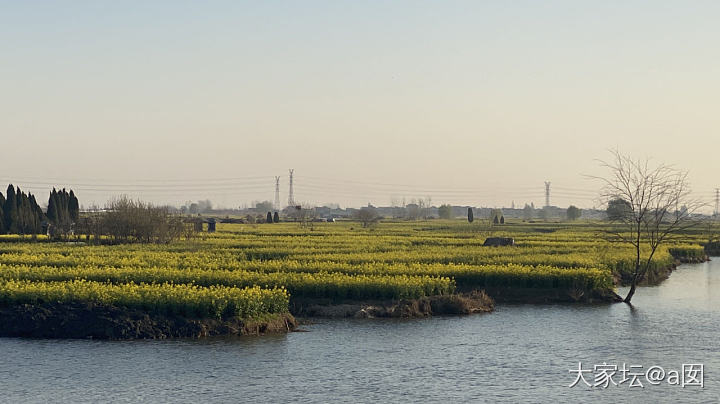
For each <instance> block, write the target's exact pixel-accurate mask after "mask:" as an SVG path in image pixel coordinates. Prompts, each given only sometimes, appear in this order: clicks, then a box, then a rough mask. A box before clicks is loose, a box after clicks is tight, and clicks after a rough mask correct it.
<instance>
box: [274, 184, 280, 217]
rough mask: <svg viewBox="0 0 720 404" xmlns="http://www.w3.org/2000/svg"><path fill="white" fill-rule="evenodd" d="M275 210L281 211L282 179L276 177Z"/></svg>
mask: <svg viewBox="0 0 720 404" xmlns="http://www.w3.org/2000/svg"><path fill="white" fill-rule="evenodd" d="M275 210H280V177H275Z"/></svg>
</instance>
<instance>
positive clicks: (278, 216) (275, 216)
mask: <svg viewBox="0 0 720 404" xmlns="http://www.w3.org/2000/svg"><path fill="white" fill-rule="evenodd" d="M279 222H280V215H278V213H277V212H275V214H274V215H273V223H279Z"/></svg>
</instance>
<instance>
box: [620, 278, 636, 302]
mask: <svg viewBox="0 0 720 404" xmlns="http://www.w3.org/2000/svg"><path fill="white" fill-rule="evenodd" d="M636 283H637V282H636V281H635V280H634V279H633V283H632V285H631V286H630V291H629V292H628V294H627V296H625V299H624V300H623V302H625V303H627V304H630V300H632V297H633V295H634V294H635V288H636Z"/></svg>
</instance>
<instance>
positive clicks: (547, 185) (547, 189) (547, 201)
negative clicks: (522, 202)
mask: <svg viewBox="0 0 720 404" xmlns="http://www.w3.org/2000/svg"><path fill="white" fill-rule="evenodd" d="M545 206H547V207H550V181H545Z"/></svg>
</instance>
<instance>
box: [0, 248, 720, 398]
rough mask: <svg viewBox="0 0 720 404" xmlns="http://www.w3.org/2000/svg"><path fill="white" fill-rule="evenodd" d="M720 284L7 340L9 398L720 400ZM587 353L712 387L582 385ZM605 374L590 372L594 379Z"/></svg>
mask: <svg viewBox="0 0 720 404" xmlns="http://www.w3.org/2000/svg"><path fill="white" fill-rule="evenodd" d="M623 292H624V290H621V291H620V293H621V294H622V293H623ZM719 292H720V258H718V259H715V260H714V261H712V262H708V263H705V264H693V265H683V266H681V267H680V268H679V269H678V270H677V271H675V272H674V273H673V274H672V275H671V276H670V279H668V280H667V281H665V282H664V283H663V284H662V285H660V286H657V287H644V288H640V289H639V290H638V292H637V294H636V295H635V298H634V308H631V307H629V306H627V305H625V304H613V305H545V306H537V305H501V306H499V307H498V308H497V310H496V311H495V312H494V313H492V314H486V315H473V316H466V317H435V318H428V319H412V320H384V319H374V320H322V321H318V322H317V323H316V324H312V325H305V326H303V327H302V328H303V329H305V330H307V331H309V332H296V333H291V334H288V335H275V336H262V337H241V338H233V339H227V338H225V339H210V340H200V341H196V340H192V341H187V340H174V341H121V342H115V341H111V342H108V341H93V340H69V341H51V340H23V339H0V402H8V403H18V402H38V403H47V402H74V403H80V402H88V403H97V402H139V401H145V402H188V403H199V402H284V401H302V402H324V403H327V402H353V403H354V402H375V403H379V402H383V403H384V402H435V401H444V402H447V403H450V402H490V403H493V402H511V403H520V402H533V403H538V402H552V401H555V400H557V401H559V402H603V403H607V402H627V403H631V402H660V403H662V402H684V403H693V402H720V381H719V380H718V378H719V376H718V375H719V374H720V293H719ZM578 362H582V367H583V368H584V369H586V370H591V369H592V368H593V365H596V364H597V365H601V364H602V363H607V364H609V365H611V366H612V365H617V366H622V364H623V363H625V364H626V366H627V368H629V369H630V371H638V370H639V369H640V368H631V366H640V365H642V366H643V368H642V371H646V370H648V369H649V368H650V367H651V366H661V367H663V369H664V370H665V371H666V372H668V373H669V372H670V371H671V370H680V369H681V365H682V364H690V363H698V364H703V365H704V379H703V383H704V387H702V388H701V387H697V386H685V387H684V388H683V387H681V386H679V385H674V384H669V383H667V382H666V381H665V382H661V383H660V384H658V385H652V384H649V383H648V382H647V379H646V378H638V380H639V381H640V382H641V383H642V384H643V385H644V388H641V387H630V386H629V384H630V382H625V383H622V384H620V385H619V386H614V385H610V387H609V388H607V389H604V388H601V387H587V386H586V385H585V384H584V383H582V381H581V382H580V383H579V384H578V385H576V386H575V387H572V388H570V387H568V386H569V385H570V384H571V383H572V382H573V381H574V379H575V378H576V374H574V373H570V372H569V370H570V369H573V368H577V367H578ZM594 374H596V373H595V372H594V371H591V372H589V373H583V375H584V376H585V378H586V380H587V381H588V382H590V383H591V384H594V380H593V375H594ZM620 380H621V377H620V376H619V375H618V374H616V375H615V376H614V377H613V381H615V382H619V381H620ZM688 380H689V379H688Z"/></svg>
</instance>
